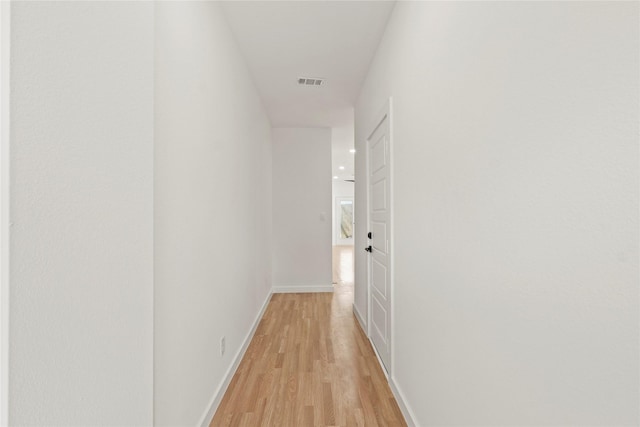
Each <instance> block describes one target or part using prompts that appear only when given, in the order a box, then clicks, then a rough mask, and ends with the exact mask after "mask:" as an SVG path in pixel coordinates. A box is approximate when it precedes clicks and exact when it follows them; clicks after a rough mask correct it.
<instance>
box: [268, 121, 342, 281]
mask: <svg viewBox="0 0 640 427" xmlns="http://www.w3.org/2000/svg"><path fill="white" fill-rule="evenodd" d="M272 135H273V166H272V167H273V264H272V265H273V285H274V290H276V291H279V292H286V291H302V290H305V291H310V292H311V291H331V290H332V289H333V288H332V286H331V279H332V278H331V209H332V203H331V129H329V128H276V129H273V132H272Z"/></svg>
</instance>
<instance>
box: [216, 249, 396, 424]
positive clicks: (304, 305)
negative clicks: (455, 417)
mask: <svg viewBox="0 0 640 427" xmlns="http://www.w3.org/2000/svg"><path fill="white" fill-rule="evenodd" d="M336 261H337V262H336ZM334 281H335V282H336V283H335V284H334V287H335V292H334V293H306V294H294V293H291V294H274V295H273V296H272V298H271V301H270V303H269V306H268V307H267V310H266V312H265V314H264V316H263V318H262V320H261V322H260V325H259V326H258V329H257V330H256V333H255V335H254V337H253V340H252V341H251V344H250V345H249V348H248V349H247V352H246V354H245V356H244V358H243V360H242V362H241V364H240V366H239V368H238V370H237V372H236V374H235V376H234V377H233V380H232V381H231V384H230V385H229V388H228V389H227V392H226V394H225V395H224V397H223V399H222V402H221V404H220V406H219V408H218V411H217V413H216V415H215V416H214V418H213V421H212V423H211V426H236V425H249V426H256V425H263V426H287V425H291V426H311V425H315V426H404V425H406V423H405V421H404V419H403V417H402V414H401V412H400V409H399V408H398V404H397V403H396V401H395V399H394V397H393V394H392V393H391V390H390V389H389V385H388V384H387V380H386V378H385V376H384V373H383V372H382V370H381V368H380V364H379V363H378V361H377V360H376V355H375V354H374V352H373V349H372V347H371V344H370V343H369V340H368V339H367V337H366V335H365V334H364V332H363V331H362V329H361V328H360V326H359V324H358V321H357V320H356V318H355V317H354V315H353V312H352V304H353V247H352V246H336V247H334Z"/></svg>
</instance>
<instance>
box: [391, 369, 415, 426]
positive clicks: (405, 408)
mask: <svg viewBox="0 0 640 427" xmlns="http://www.w3.org/2000/svg"><path fill="white" fill-rule="evenodd" d="M389 386H390V387H391V392H392V393H393V396H394V397H395V398H396V402H398V406H399V407H400V412H402V415H403V416H404V420H405V421H406V422H407V425H408V426H409V427H416V426H417V425H418V422H417V421H416V416H415V415H414V414H413V411H412V410H411V407H409V405H408V404H407V400H406V399H405V398H404V393H402V391H401V390H400V388H399V387H398V384H396V380H395V378H393V377H391V378H389Z"/></svg>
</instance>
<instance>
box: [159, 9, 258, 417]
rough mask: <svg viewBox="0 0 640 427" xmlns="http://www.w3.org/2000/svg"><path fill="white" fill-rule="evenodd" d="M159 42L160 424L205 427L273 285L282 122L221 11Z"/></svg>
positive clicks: (190, 20) (164, 34)
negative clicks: (274, 162)
mask: <svg viewBox="0 0 640 427" xmlns="http://www.w3.org/2000/svg"><path fill="white" fill-rule="evenodd" d="M155 35H156V44H155V49H156V51H155V52H156V61H155V77H156V83H155V136H156V150H155V217H154V220H155V242H154V243H155V245H154V247H155V335H154V338H155V352H154V353H155V371H154V381H155V393H154V398H155V424H157V425H192V426H193V425H196V424H198V423H200V422H202V421H203V420H205V417H206V415H205V412H206V411H207V410H208V409H209V408H210V407H211V403H212V401H213V398H214V396H215V394H216V392H217V390H218V387H220V386H221V384H222V381H223V380H224V378H225V374H226V372H227V370H228V369H229V368H230V367H231V364H232V361H233V359H234V356H235V355H236V353H237V352H238V351H239V349H240V347H241V345H242V342H243V340H244V339H245V337H246V336H247V333H248V332H249V331H250V328H251V326H252V323H253V322H254V320H255V318H256V316H257V314H258V313H259V312H260V309H261V307H262V306H263V304H264V303H265V300H266V298H267V296H268V295H269V291H270V289H271V270H270V258H269V254H270V251H271V243H270V242H271V134H270V132H271V126H270V123H269V120H268V118H267V116H266V114H265V111H264V109H263V108H262V104H261V101H260V98H259V97H258V94H257V92H256V89H255V88H254V85H253V83H252V81H251V77H250V75H249V73H248V71H247V68H246V67H245V64H244V60H243V58H242V57H241V55H240V53H239V51H238V49H237V47H236V44H235V42H234V39H233V36H232V34H231V32H230V30H229V28H228V26H227V24H226V22H225V20H224V19H223V16H222V14H221V11H220V10H219V4H217V3H216V2H158V3H156V27H155ZM222 336H225V337H226V353H225V355H224V356H222V357H221V356H220V338H221V337H222Z"/></svg>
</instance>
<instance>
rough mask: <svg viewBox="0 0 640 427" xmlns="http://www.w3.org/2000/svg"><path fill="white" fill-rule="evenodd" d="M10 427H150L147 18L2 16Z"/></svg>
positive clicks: (62, 5)
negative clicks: (6, 34)
mask: <svg viewBox="0 0 640 427" xmlns="http://www.w3.org/2000/svg"><path fill="white" fill-rule="evenodd" d="M11 20H12V22H11V37H12V38H11V53H12V57H11V60H12V62H11V126H12V129H11V167H12V169H11V182H10V192H11V195H10V197H11V221H12V223H13V224H12V228H11V236H10V237H11V261H10V268H11V288H10V294H11V300H10V306H11V313H10V316H11V318H10V338H11V342H10V349H9V351H10V354H9V356H10V359H9V360H10V378H9V383H10V389H9V402H10V408H9V412H10V413H9V422H10V424H11V425H84V426H86V425H150V424H151V423H152V421H153V419H152V415H153V414H152V411H153V402H152V396H153V371H152V369H153V341H152V340H153V332H152V328H153V252H152V251H153V198H152V197H153V5H152V4H151V3H143V2H136V3H133V2H126V3H114V2H13V4H12V16H11Z"/></svg>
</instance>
